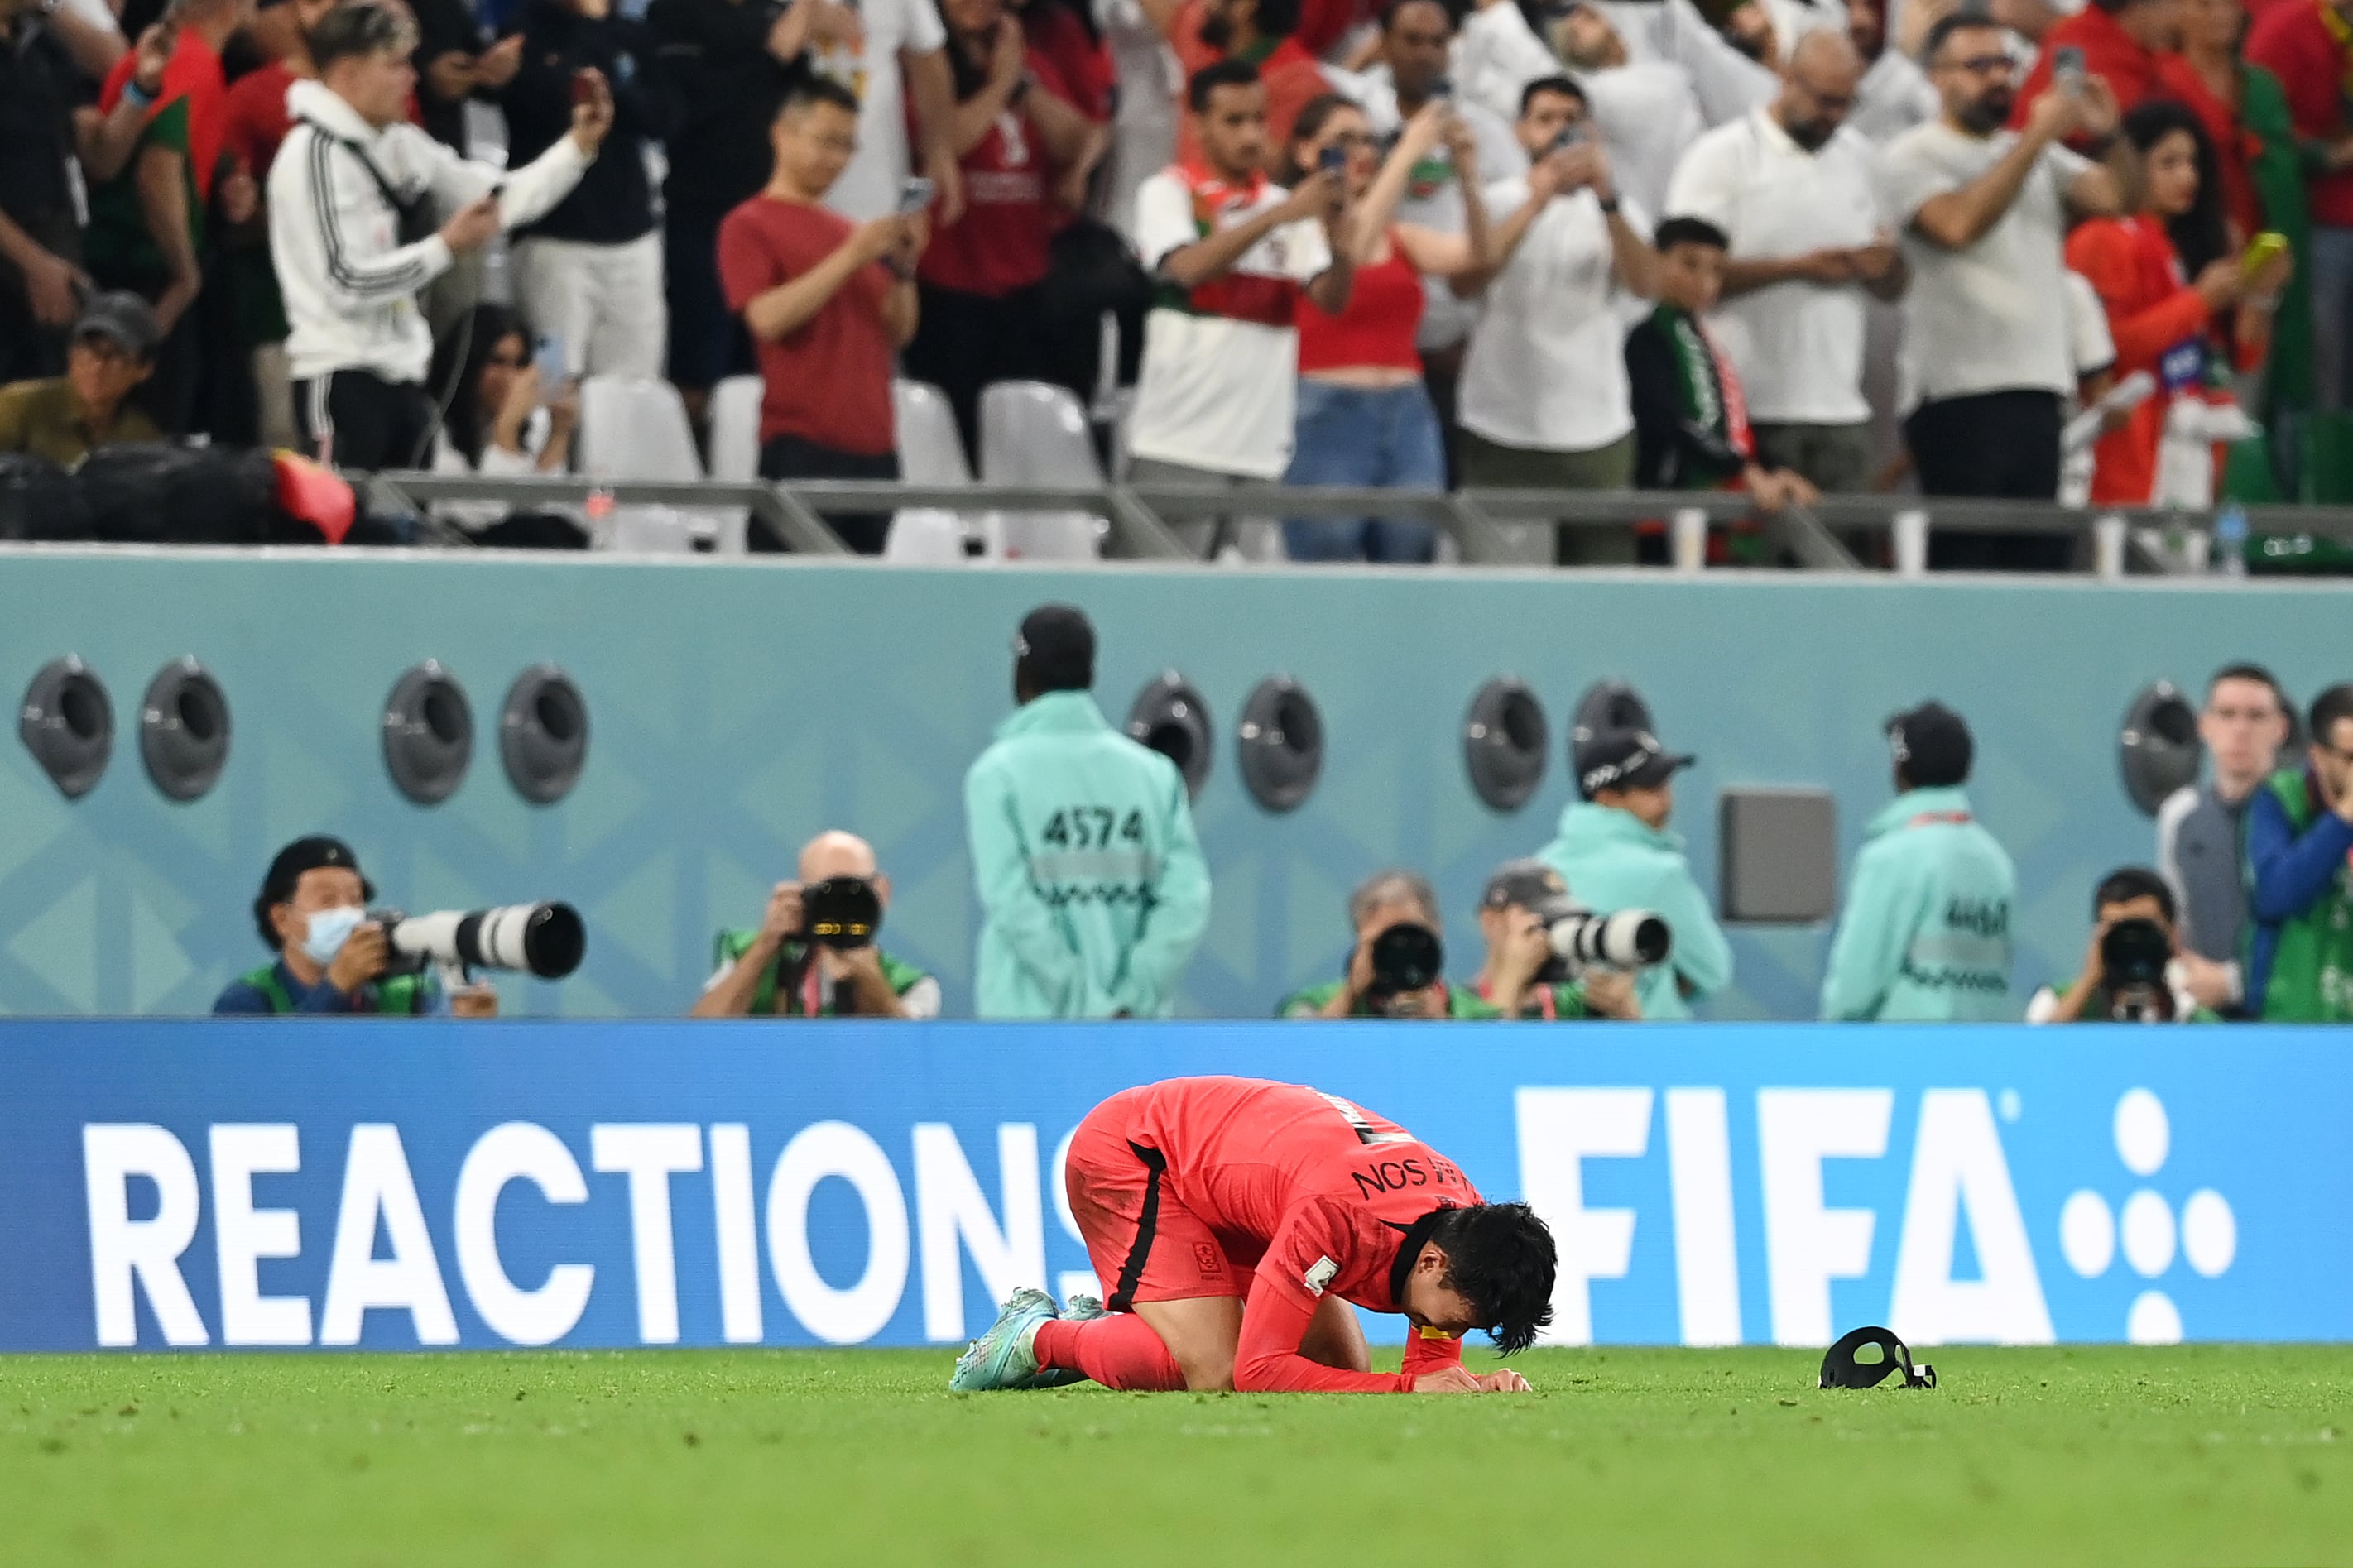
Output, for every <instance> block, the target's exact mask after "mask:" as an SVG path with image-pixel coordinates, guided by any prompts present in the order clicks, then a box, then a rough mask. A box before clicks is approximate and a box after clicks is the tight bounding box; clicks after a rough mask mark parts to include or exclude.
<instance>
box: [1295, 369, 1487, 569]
mask: <svg viewBox="0 0 2353 1568" xmlns="http://www.w3.org/2000/svg"><path fill="white" fill-rule="evenodd" d="M1282 482H1283V483H1285V484H1287V485H1381V486H1394V487H1397V488H1398V489H1430V490H1442V489H1445V488H1446V448H1445V445H1444V443H1443V442H1442V441H1441V440H1440V437H1439V434H1438V412H1437V410H1436V409H1434V408H1432V407H1431V406H1430V394H1429V393H1427V392H1425V391H1423V390H1422V385H1421V383H1420V382H1419V381H1413V382H1409V383H1407V384H1405V385H1403V386H1393V387H1387V388H1384V389H1382V390H1380V391H1372V390H1369V389H1366V388H1363V387H1355V386H1334V385H1332V384H1329V383H1328V382H1320V381H1304V380H1303V381H1302V382H1300V384H1299V427H1298V438H1297V444H1296V445H1295V446H1294V447H1293V449H1292V454H1291V470H1290V472H1288V473H1286V474H1284V475H1283V476H1282ZM1282 539H1283V544H1284V547H1285V548H1286V549H1287V550H1288V552H1290V555H1291V558H1292V559H1293V561H1388V562H1426V561H1428V560H1429V559H1430V556H1431V554H1432V553H1433V552H1435V551H1436V549H1437V547H1438V535H1437V532H1436V531H1435V530H1433V529H1432V528H1431V527H1430V525H1429V524H1428V523H1426V522H1407V521H1399V520H1397V519H1393V518H1379V517H1348V518H1331V517H1318V518H1303V517H1294V518H1287V519H1285V520H1284V521H1283V524H1282Z"/></svg>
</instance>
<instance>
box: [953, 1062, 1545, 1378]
mask: <svg viewBox="0 0 2353 1568" xmlns="http://www.w3.org/2000/svg"><path fill="white" fill-rule="evenodd" d="M1067 1179H1068V1182H1069V1185H1070V1198H1071V1215H1072V1216H1073V1217H1074V1218H1076V1220H1077V1221H1078V1225H1079V1230H1080V1233H1081V1234H1082V1235H1083V1236H1084V1237H1086V1243H1087V1253H1088V1256H1089V1257H1091V1258H1092V1259H1093V1260H1094V1266H1095V1275H1096V1278H1098V1279H1103V1280H1104V1281H1106V1282H1107V1283H1109V1284H1110V1285H1111V1288H1112V1295H1111V1300H1110V1302H1109V1303H1108V1310H1106V1307H1105V1304H1104V1303H1101V1302H1098V1301H1095V1300H1092V1298H1089V1297H1084V1296H1074V1297H1072V1298H1071V1304H1070V1309H1069V1310H1067V1311H1061V1310H1057V1309H1056V1308H1055V1306H1054V1301H1053V1298H1051V1297H1050V1296H1048V1295H1047V1294H1046V1293H1045V1292H1043V1291H1041V1290H1035V1289H1028V1288H1026V1287H1025V1288H1024V1289H1019V1290H1017V1291H1015V1292H1014V1293H1013V1297H1012V1300H1009V1301H1008V1302H1007V1303H1006V1305H1005V1310H1004V1311H1003V1312H1002V1313H1001V1314H1000V1315H999V1316H998V1318H997V1321H996V1322H995V1323H994V1324H993V1325H991V1326H990V1328H989V1330H988V1331H987V1333H985V1334H983V1335H982V1336H981V1337H980V1338H979V1339H977V1340H976V1341H974V1342H973V1343H972V1346H971V1348H970V1349H968V1350H966V1351H965V1353H964V1355H963V1357H962V1358H961V1359H960V1360H959V1361H957V1363H956V1368H955V1375H954V1376H953V1377H952V1378H951V1379H950V1380H949V1386H950V1387H951V1388H956V1389H965V1390H981V1389H997V1388H1055V1387H1060V1385H1062V1384H1069V1383H1080V1382H1084V1381H1085V1380H1087V1379H1089V1378H1092V1379H1093V1380H1094V1381H1095V1382H1097V1383H1100V1384H1103V1385H1104V1386H1105V1387H1108V1388H1127V1389H1174V1388H1193V1389H1227V1388H1233V1389H1242V1390H1245V1391H1258V1390H1266V1389H1280V1390H1286V1391H1298V1392H1316V1393H1336V1394H1388V1393H1416V1394H1451V1393H1461V1394H1475V1393H1490V1394H1493V1393H1505V1392H1514V1391H1518V1390H1523V1389H1525V1388H1526V1387H1527V1386H1528V1384H1527V1380H1526V1379H1525V1378H1523V1377H1522V1376H1520V1374H1519V1373H1516V1372H1509V1371H1505V1372H1492V1373H1482V1374H1479V1375H1475V1376H1474V1375H1473V1374H1472V1373H1468V1372H1465V1371H1464V1370H1463V1368H1462V1336H1463V1335H1464V1334H1466V1333H1469V1332H1470V1331H1472V1330H1473V1329H1484V1330H1486V1331H1487V1332H1488V1334H1489V1335H1490V1336H1491V1337H1492V1338H1493V1340H1494V1342H1495V1343H1496V1345H1497V1346H1498V1347H1499V1348H1500V1349H1501V1350H1502V1351H1503V1352H1504V1354H1506V1355H1509V1354H1511V1353H1512V1352H1514V1351H1520V1350H1525V1349H1526V1348H1527V1347H1528V1345H1529V1344H1530V1343H1531V1342H1534V1341H1535V1336H1536V1331H1537V1330H1539V1329H1541V1328H1543V1327H1544V1326H1545V1325H1546V1323H1548V1322H1550V1321H1552V1282H1553V1270H1554V1264H1555V1258H1554V1252H1553V1240H1552V1232H1551V1231H1550V1230H1548V1229H1546V1226H1545V1223H1544V1221H1543V1220H1541V1219H1539V1218H1537V1217H1536V1215H1535V1211H1534V1210H1533V1209H1530V1208H1529V1207H1528V1206H1527V1205H1525V1204H1490V1203H1486V1202H1483V1201H1482V1200H1481V1198H1480V1196H1479V1194H1478V1192H1477V1190H1476V1189H1474V1188H1473V1187H1472V1185H1471V1183H1470V1182H1469V1180H1468V1179H1467V1178H1465V1177H1464V1176H1463V1174H1462V1173H1461V1171H1460V1170H1458V1169H1457V1168H1456V1167H1455V1165H1454V1163H1453V1162H1452V1161H1451V1160H1448V1159H1447V1158H1446V1157H1445V1156H1443V1155H1441V1154H1440V1153H1439V1152H1436V1151H1435V1150H1433V1149H1431V1148H1430V1147H1429V1146H1428V1145H1427V1144H1425V1143H1422V1142H1419V1141H1418V1140H1417V1139H1416V1138H1415V1137H1414V1136H1413V1134H1411V1133H1410V1132H1408V1131H1405V1129H1403V1128H1401V1127H1399V1126H1398V1124H1397V1123H1395V1122H1393V1121H1386V1120H1384V1119H1383V1118H1381V1117H1378V1116H1375V1115H1374V1114H1372V1113H1371V1112H1370V1111H1367V1110H1362V1109H1361V1108H1359V1107H1357V1106H1356V1105H1352V1104H1350V1103H1349V1102H1348V1101H1347V1100H1342V1099H1340V1098H1339V1097H1337V1096H1336V1095H1329V1094H1324V1093H1320V1092H1319V1091H1317V1090H1315V1089H1306V1088H1302V1087H1300V1086H1297V1085H1293V1084H1281V1083H1269V1082H1265V1081H1263V1080H1261V1079H1245V1078H1180V1079H1170V1080H1169V1081H1168V1082H1166V1083H1156V1084H1148V1085H1146V1086H1145V1087H1144V1088H1141V1089H1126V1090H1124V1091H1122V1092H1121V1093H1118V1094H1115V1095H1113V1096H1112V1097H1111V1098H1110V1099H1109V1100H1104V1101H1103V1103H1102V1104H1101V1105H1098V1106H1096V1107H1095V1108H1094V1110H1091V1111H1089V1112H1088V1113H1087V1117H1086V1120H1085V1121H1082V1122H1081V1123H1080V1124H1079V1130H1078V1131H1077V1132H1076V1133H1075V1134H1074V1135H1073V1136H1072V1138H1071V1153H1070V1162H1069V1167H1068V1178H1067ZM1351 1302H1353V1303H1355V1304H1356V1305H1357V1306H1360V1307H1364V1308H1366V1309H1368V1310H1372V1311H1376V1312H1399V1313H1403V1314H1404V1315H1405V1317H1406V1319H1407V1320H1408V1321H1409V1322H1411V1323H1412V1324H1413V1326H1414V1330H1415V1331H1414V1333H1413V1335H1412V1337H1411V1338H1410V1339H1409V1341H1408V1342H1407V1347H1406V1352H1405V1370H1404V1371H1403V1372H1401V1373H1375V1372H1373V1371H1372V1370H1371V1359H1370V1357H1369V1355H1368V1354H1367V1353H1366V1348H1365V1336H1364V1331H1362V1329H1360V1328H1359V1327H1358V1326H1357V1322H1356V1314H1355V1313H1354V1312H1352V1311H1350V1310H1349V1303H1351Z"/></svg>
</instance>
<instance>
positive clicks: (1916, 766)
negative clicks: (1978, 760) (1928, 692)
mask: <svg viewBox="0 0 2353 1568" xmlns="http://www.w3.org/2000/svg"><path fill="white" fill-rule="evenodd" d="M1887 744H1888V747H1889V749H1890V750H1892V751H1893V752H1894V753H1895V765H1896V766H1897V767H1899V768H1902V769H1903V770H1904V781H1905V783H1906V784H1910V785H1911V786H1912V787H1913V788H1915V789H1941V788H1944V787H1946V786H1947V785H1949V784H1959V783H1961V782H1962V781H1963V780H1965V779H1967V778H1968V776H1969V763H1970V761H1971V760H1972V759H1973V758H1974V757H1975V756H1976V755H1977V743H1976V742H1973V741H1971V740H1970V739H1969V727H1968V722H1967V721H1965V720H1963V719H1962V717H1961V716H1960V715H1959V714H1957V713H1956V712H1954V711H1953V710H1951V709H1949V708H1947V707H1946V706H1945V705H1944V704H1943V703H1941V702H1936V701H1928V702H1923V703H1922V704H1920V706H1919V707H1917V708H1915V709H1913V710H1911V711H1910V712H1908V713H1898V714H1896V715H1895V716H1894V718H1892V719H1890V720H1889V721H1887Z"/></svg>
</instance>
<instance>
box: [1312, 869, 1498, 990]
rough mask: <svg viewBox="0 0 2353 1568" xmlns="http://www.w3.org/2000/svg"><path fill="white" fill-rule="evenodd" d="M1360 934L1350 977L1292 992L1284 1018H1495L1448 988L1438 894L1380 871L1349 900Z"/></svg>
mask: <svg viewBox="0 0 2353 1568" xmlns="http://www.w3.org/2000/svg"><path fill="white" fill-rule="evenodd" d="M1348 923H1349V925H1350V926H1351V927H1353V928H1354V929H1355V931H1356V950H1355V951H1354V952H1351V953H1350V954H1349V957H1348V968H1347V972H1346V973H1345V974H1344V975H1343V976H1342V977H1341V978H1340V979H1338V980H1333V981H1327V982H1326V983H1324V984H1322V985H1310V986H1308V987H1307V988H1306V989H1304V990H1302V991H1294V992H1293V993H1292V994H1290V995H1288V996H1286V997H1284V998H1283V999H1282V1005H1280V1006H1278V1007H1277V1008H1276V1009H1275V1016H1277V1017H1280V1018H1497V1017H1501V1016H1503V1015H1502V1014H1500V1013H1498V1012H1497V1011H1496V1010H1495V1009H1494V1008H1493V1007H1491V1006H1489V1005H1487V1004H1486V1003H1484V1002H1482V1001H1481V1000H1480V999H1479V997H1478V996H1477V994H1475V993H1473V992H1471V991H1469V990H1466V989H1465V988H1464V987H1462V986H1460V985H1455V984H1451V983H1449V982H1448V981H1447V979H1446V978H1445V976H1444V974H1443V973H1442V971H1443V969H1444V965H1445V962H1446V950H1445V948H1444V947H1443V946H1442V945H1440V941H1439V933H1438V892H1437V889H1434V888H1432V887H1431V886H1430V881H1429V879H1427V878H1425V877H1421V876H1419V875H1417V874H1416V873H1414V872H1411V871H1376V872H1375V873H1373V875H1372V876H1370V877H1368V878H1366V879H1365V880H1364V881H1363V882H1362V883H1360V884H1358V886H1357V888H1356V891H1355V892H1354V893H1351V894H1350V895H1349V896H1348Z"/></svg>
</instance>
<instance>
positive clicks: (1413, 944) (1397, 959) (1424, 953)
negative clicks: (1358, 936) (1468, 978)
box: [1365, 921, 1446, 1013]
mask: <svg viewBox="0 0 2353 1568" xmlns="http://www.w3.org/2000/svg"><path fill="white" fill-rule="evenodd" d="M1370 956H1371V959H1372V965H1373V983H1372V984H1370V985H1369V986H1367V987H1366V990H1365V1005H1366V1006H1368V1007H1370V1008H1371V1009H1372V1010H1373V1011H1374V1012H1376V1013H1386V1012H1388V1009H1389V1005H1390V1004H1392V1003H1394V1002H1395V1001H1396V1000H1397V999H1398V997H1399V996H1404V995H1409V994H1412V993H1414V992H1417V991H1427V990H1429V989H1430V986H1432V985H1434V984H1437V982H1438V977H1439V975H1440V974H1441V973H1444V972H1445V969H1446V948H1445V945H1444V944H1443V943H1442V942H1440V941H1439V940H1438V933H1437V932H1436V931H1432V930H1430V928H1429V927H1428V926H1426V925H1417V924H1416V923H1414V922H1413V921H1399V922H1398V924H1396V925H1393V926H1391V927H1389V928H1388V930H1387V931H1383V932H1381V934H1380V935H1378V936H1377V937H1375V938H1373V951H1372V953H1371V955H1370Z"/></svg>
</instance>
